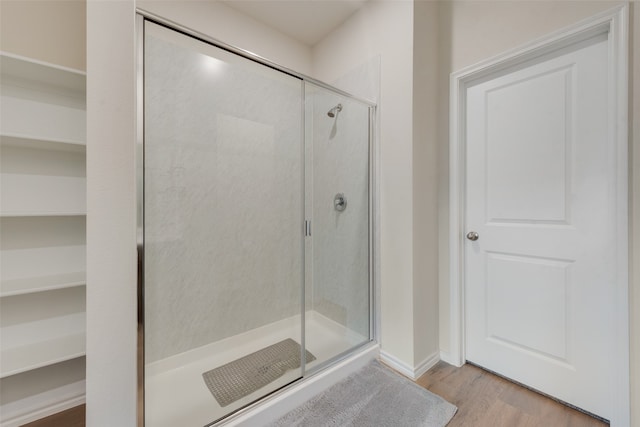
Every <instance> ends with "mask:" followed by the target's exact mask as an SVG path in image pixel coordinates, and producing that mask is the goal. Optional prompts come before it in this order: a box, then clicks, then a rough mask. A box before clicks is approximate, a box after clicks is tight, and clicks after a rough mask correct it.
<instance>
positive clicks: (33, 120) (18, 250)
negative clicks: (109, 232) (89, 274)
mask: <svg viewBox="0 0 640 427" xmlns="http://www.w3.org/2000/svg"><path fill="white" fill-rule="evenodd" d="M0 150H1V155H0V233H2V239H1V240H0V258H1V259H2V269H1V270H0V336H1V338H2V339H1V340H0V387H1V388H2V394H3V401H2V402H0V414H1V415H0V427H17V426H20V425H23V424H25V423H28V422H30V421H33V420H35V419H39V418H41V417H43V416H46V415H50V414H52V413H54V412H57V411H59V410H62V409H66V408H67V407H70V406H73V405H77V404H78V403H82V402H81V400H82V399H83V395H84V390H85V384H84V371H85V366H84V365H85V358H84V356H85V341H86V273H85V271H86V73H85V72H84V71H79V70H74V69H70V68H65V67H61V66H58V65H55V64H49V63H45V62H41V61H37V60H32V59H30V58H25V57H21V56H18V55H14V54H10V53H6V52H0Z"/></svg>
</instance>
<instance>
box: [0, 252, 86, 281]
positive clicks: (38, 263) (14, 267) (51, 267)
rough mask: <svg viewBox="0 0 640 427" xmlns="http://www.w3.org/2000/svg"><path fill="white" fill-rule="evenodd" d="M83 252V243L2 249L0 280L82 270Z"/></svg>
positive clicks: (49, 275)
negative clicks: (0, 276) (0, 273)
mask: <svg viewBox="0 0 640 427" xmlns="http://www.w3.org/2000/svg"><path fill="white" fill-rule="evenodd" d="M85 252H86V246H85V245H69V246H51V247H43V248H25V249H10V250H3V251H2V264H3V265H2V267H3V268H2V269H3V274H2V279H3V280H2V281H3V282H4V281H13V280H20V279H21V278H23V277H36V276H48V277H52V276H58V275H66V274H69V273H70V272H71V273H72V272H76V271H84V270H85V266H86V261H85V260H86V253H85ZM72 274H73V273H72Z"/></svg>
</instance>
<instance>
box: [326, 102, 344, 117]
mask: <svg viewBox="0 0 640 427" xmlns="http://www.w3.org/2000/svg"><path fill="white" fill-rule="evenodd" d="M340 111H342V104H338V105H336V106H335V107H333V108H332V109H331V110H329V112H328V113H327V116H329V117H335V116H336V114H338V113H339V112H340Z"/></svg>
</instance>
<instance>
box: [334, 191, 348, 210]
mask: <svg viewBox="0 0 640 427" xmlns="http://www.w3.org/2000/svg"><path fill="white" fill-rule="evenodd" d="M333 207H334V208H335V210H337V211H338V212H342V211H344V210H345V209H347V198H346V197H344V194H342V193H338V194H336V195H335V197H334V198H333Z"/></svg>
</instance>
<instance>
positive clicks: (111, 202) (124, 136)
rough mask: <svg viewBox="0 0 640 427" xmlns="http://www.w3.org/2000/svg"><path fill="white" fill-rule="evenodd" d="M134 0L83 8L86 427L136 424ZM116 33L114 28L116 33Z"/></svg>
mask: <svg viewBox="0 0 640 427" xmlns="http://www.w3.org/2000/svg"><path fill="white" fill-rule="evenodd" d="M134 10H135V9H134V3H133V1H132V0H129V1H125V0H112V1H105V0H90V1H89V2H88V3H87V415H86V420H87V425H88V426H91V427H93V426H96V427H97V426H123V427H125V426H126V427H129V426H134V425H135V423H136V404H137V400H136V399H137V370H136V349H137V342H136V336H137V334H136V328H137V320H136V301H137V294H136V198H135V188H136V187H135V184H136V181H135V163H134V159H135V140H136V127H135V124H136V109H135V93H136V92H135V88H136V80H135V77H136V68H135V61H134V43H135V34H134V26H133V24H134V21H133V19H134ZM115 29H117V30H115Z"/></svg>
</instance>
